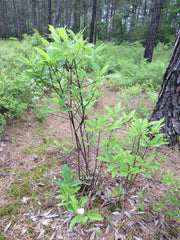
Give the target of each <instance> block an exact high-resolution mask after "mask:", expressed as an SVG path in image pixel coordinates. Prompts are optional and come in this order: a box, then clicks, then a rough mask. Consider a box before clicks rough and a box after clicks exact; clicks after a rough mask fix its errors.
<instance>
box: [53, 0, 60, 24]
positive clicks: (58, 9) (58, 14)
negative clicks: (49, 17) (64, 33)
mask: <svg viewBox="0 0 180 240" xmlns="http://www.w3.org/2000/svg"><path fill="white" fill-rule="evenodd" d="M60 10H61V0H58V3H57V10H56V15H55V17H54V19H53V26H54V27H57V21H58V19H59V17H60Z"/></svg>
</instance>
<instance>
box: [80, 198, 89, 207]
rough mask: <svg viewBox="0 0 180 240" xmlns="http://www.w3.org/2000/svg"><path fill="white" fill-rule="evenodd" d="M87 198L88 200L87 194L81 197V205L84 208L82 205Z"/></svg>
mask: <svg viewBox="0 0 180 240" xmlns="http://www.w3.org/2000/svg"><path fill="white" fill-rule="evenodd" d="M87 200H88V196H86V197H83V198H82V199H81V207H83V208H84V206H85V203H86V202H87Z"/></svg>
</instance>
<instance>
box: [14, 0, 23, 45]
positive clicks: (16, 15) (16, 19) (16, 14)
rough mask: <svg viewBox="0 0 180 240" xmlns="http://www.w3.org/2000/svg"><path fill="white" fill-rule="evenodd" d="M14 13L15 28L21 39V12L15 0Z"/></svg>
mask: <svg viewBox="0 0 180 240" xmlns="http://www.w3.org/2000/svg"><path fill="white" fill-rule="evenodd" d="M13 7H14V14H15V30H16V34H17V37H18V39H19V41H21V40H22V32H21V25H20V20H19V13H18V8H17V5H16V2H15V1H14V0H13Z"/></svg>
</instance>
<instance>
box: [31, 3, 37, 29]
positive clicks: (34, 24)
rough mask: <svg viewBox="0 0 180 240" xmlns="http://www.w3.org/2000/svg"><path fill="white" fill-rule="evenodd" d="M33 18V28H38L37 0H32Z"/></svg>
mask: <svg viewBox="0 0 180 240" xmlns="http://www.w3.org/2000/svg"><path fill="white" fill-rule="evenodd" d="M31 18H32V26H33V28H35V29H36V28H37V16H36V3H35V0H31Z"/></svg>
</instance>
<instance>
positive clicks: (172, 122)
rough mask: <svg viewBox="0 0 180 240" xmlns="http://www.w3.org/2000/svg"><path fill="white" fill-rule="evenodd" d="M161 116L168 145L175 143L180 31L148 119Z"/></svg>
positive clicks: (179, 128)
mask: <svg viewBox="0 0 180 240" xmlns="http://www.w3.org/2000/svg"><path fill="white" fill-rule="evenodd" d="M162 118H164V126H163V127H162V132H163V133H165V134H166V136H167V138H168V141H169V145H170V146H172V145H175V144H176V143H177V140H178V136H180V31H179V34H178V37H177V40H176V43H175V46H174V49H173V53H172V56H171V59H170V61H169V64H168V67H167V69H166V72H165V75H164V78H163V83H162V86H161V91H160V94H159V97H158V100H157V103H156V106H155V108H154V111H153V113H152V116H151V118H150V120H151V121H156V120H160V119H162Z"/></svg>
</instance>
